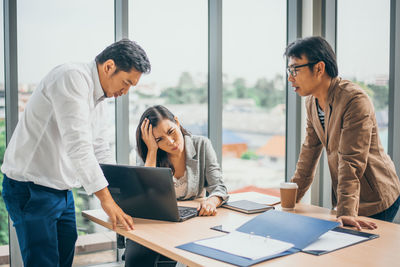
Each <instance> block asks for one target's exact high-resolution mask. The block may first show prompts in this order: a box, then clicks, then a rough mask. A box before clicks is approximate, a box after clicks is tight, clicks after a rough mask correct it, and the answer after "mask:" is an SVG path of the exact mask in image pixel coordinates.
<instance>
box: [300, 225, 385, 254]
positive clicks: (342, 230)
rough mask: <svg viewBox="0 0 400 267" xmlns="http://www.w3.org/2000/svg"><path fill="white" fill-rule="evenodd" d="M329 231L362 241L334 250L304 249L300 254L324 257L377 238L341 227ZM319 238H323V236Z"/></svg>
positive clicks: (373, 235)
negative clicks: (360, 238) (361, 238)
mask: <svg viewBox="0 0 400 267" xmlns="http://www.w3.org/2000/svg"><path fill="white" fill-rule="evenodd" d="M331 231H332V232H337V233H342V234H346V235H352V236H358V237H363V238H364V239H363V240H360V241H357V242H351V243H349V244H347V245H344V246H339V247H336V248H334V249H329V250H307V248H305V249H303V250H302V252H304V253H308V254H312V255H316V256H320V255H324V254H327V253H330V252H333V251H336V250H339V249H342V248H347V247H350V246H353V245H356V244H359V243H363V242H366V241H369V240H372V239H375V238H378V237H379V235H376V234H370V233H366V232H359V231H356V230H352V229H346V228H342V227H336V228H334V229H332V230H331ZM321 237H323V235H322V236H321ZM317 241H318V240H317ZM317 241H316V242H317Z"/></svg>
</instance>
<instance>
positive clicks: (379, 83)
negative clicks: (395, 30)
mask: <svg viewBox="0 0 400 267" xmlns="http://www.w3.org/2000/svg"><path fill="white" fill-rule="evenodd" d="M360 6H362V11H361V9H360ZM337 7H338V10H337V60H338V67H339V76H341V77H342V78H344V79H347V80H351V81H353V82H355V83H357V84H359V85H360V86H361V88H363V89H364V90H365V91H366V93H367V94H368V95H369V97H370V98H371V100H372V102H373V104H374V107H375V114H376V119H377V122H378V127H379V136H380V139H381V142H382V145H383V147H384V149H385V150H386V151H387V149H388V123H389V118H388V116H389V115H388V105H389V53H390V50H389V46H390V1H389V0H366V1H362V0H353V1H345V0H338V3H337Z"/></svg>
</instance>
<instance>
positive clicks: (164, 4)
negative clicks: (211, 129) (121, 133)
mask: <svg viewBox="0 0 400 267" xmlns="http://www.w3.org/2000/svg"><path fill="white" fill-rule="evenodd" d="M129 4H130V5H129V15H130V18H131V20H130V22H129V36H130V38H131V39H132V40H135V41H137V42H138V43H139V44H140V45H141V46H142V47H143V48H144V49H145V50H146V52H147V55H148V57H149V60H150V63H151V65H152V70H151V73H150V74H149V75H144V76H142V78H141V80H140V82H139V84H138V86H137V87H136V89H135V90H134V91H133V90H131V91H130V92H129V99H130V103H129V109H130V113H129V116H130V125H129V127H130V130H129V134H130V142H131V146H132V147H136V135H135V133H136V127H137V125H138V122H139V119H140V116H141V115H142V113H143V111H144V110H145V109H146V108H147V107H149V106H153V105H157V104H162V105H165V106H166V107H167V108H168V109H170V110H171V112H172V113H174V114H175V116H177V117H178V119H179V121H180V123H181V125H183V127H185V128H186V129H187V130H189V131H190V132H191V133H192V134H195V135H205V136H207V86H208V85H207V73H208V66H207V56H208V26H207V25H208V5H207V1H206V0H202V1H199V0H169V1H164V0H135V1H131V2H129ZM154 7H157V8H154ZM130 162H131V164H135V163H136V150H135V149H132V151H131V154H130Z"/></svg>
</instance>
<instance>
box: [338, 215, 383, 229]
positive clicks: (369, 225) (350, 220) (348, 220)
mask: <svg viewBox="0 0 400 267" xmlns="http://www.w3.org/2000/svg"><path fill="white" fill-rule="evenodd" d="M336 220H337V221H338V222H340V224H341V225H342V226H355V227H356V228H357V230H358V231H361V229H362V228H364V229H370V230H374V229H376V228H378V226H377V225H376V223H374V222H369V221H366V220H364V219H359V218H358V217H354V216H340V217H338V218H337V219H336Z"/></svg>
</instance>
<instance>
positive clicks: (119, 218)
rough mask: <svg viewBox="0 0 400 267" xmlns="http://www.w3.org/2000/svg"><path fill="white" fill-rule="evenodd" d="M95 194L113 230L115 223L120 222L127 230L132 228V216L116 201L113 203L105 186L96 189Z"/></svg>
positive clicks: (115, 226)
mask: <svg viewBox="0 0 400 267" xmlns="http://www.w3.org/2000/svg"><path fill="white" fill-rule="evenodd" d="M95 195H96V196H97V197H98V199H99V200H100V202H101V207H102V208H103V210H104V211H105V212H106V213H107V215H108V217H109V218H110V220H111V223H112V228H113V230H115V229H116V228H117V224H121V225H122V226H123V227H124V228H125V230H127V231H130V230H133V229H134V225H133V219H132V217H131V216H129V215H128V214H126V213H125V212H123V211H122V209H121V208H120V207H119V206H118V205H117V203H115V201H114V199H113V198H112V197H111V194H110V191H108V188H107V187H105V188H103V189H101V190H99V191H97V192H96V193H95Z"/></svg>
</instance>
